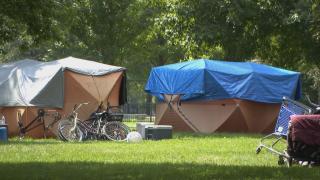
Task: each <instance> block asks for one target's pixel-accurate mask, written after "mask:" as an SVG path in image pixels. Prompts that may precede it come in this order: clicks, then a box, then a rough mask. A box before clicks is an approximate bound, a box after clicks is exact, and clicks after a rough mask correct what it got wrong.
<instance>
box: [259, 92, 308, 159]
mask: <svg viewBox="0 0 320 180" xmlns="http://www.w3.org/2000/svg"><path fill="white" fill-rule="evenodd" d="M311 113H312V109H311V108H310V107H308V106H306V105H304V104H301V103H299V102H297V101H294V100H291V99H289V98H287V97H283V100H282V104H281V108H280V112H279V116H278V119H277V123H276V126H275V129H274V132H273V133H271V134H269V135H267V136H265V137H263V138H262V139H261V140H260V144H259V145H258V147H257V149H256V153H257V154H259V153H260V151H261V150H262V148H266V149H267V150H269V151H271V152H272V153H275V154H277V155H279V156H286V155H285V154H284V153H282V152H279V151H278V150H276V149H275V145H276V144H277V143H278V142H279V141H280V140H281V139H287V136H288V125H289V121H290V116H291V115H303V114H311ZM273 138H275V139H274V140H273V141H271V142H272V143H271V146H270V145H267V144H266V143H265V142H266V141H267V140H270V139H271V140H272V139H273ZM278 163H281V162H278Z"/></svg>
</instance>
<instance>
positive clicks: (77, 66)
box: [0, 57, 126, 137]
mask: <svg viewBox="0 0 320 180" xmlns="http://www.w3.org/2000/svg"><path fill="white" fill-rule="evenodd" d="M22 65H23V66H22ZM8 66H9V67H13V68H11V71H8V72H10V73H12V74H15V73H16V74H18V75H17V77H19V69H20V70H21V71H22V72H23V74H26V73H30V72H35V71H37V70H38V71H39V72H38V73H39V74H40V75H39V74H37V73H33V74H32V77H30V74H29V77H28V78H31V79H32V78H34V77H35V76H36V77H37V78H38V79H42V80H36V81H33V82H32V83H33V84H31V85H22V86H21V84H23V83H25V81H28V80H26V78H22V79H23V83H17V84H20V86H19V87H16V88H18V89H19V91H20V92H19V93H12V94H14V95H11V96H12V97H11V98H10V99H9V100H4V99H5V97H0V114H2V115H4V116H5V118H6V121H7V124H8V129H9V135H10V136H15V135H17V134H18V124H17V118H18V112H20V113H21V114H22V118H23V121H24V124H25V125H26V124H27V123H28V122H30V121H32V120H33V119H34V118H35V117H36V116H37V111H38V109H39V108H44V109H45V110H49V111H48V112H49V114H52V115H54V114H55V113H54V112H55V111H56V112H59V113H60V114H61V116H62V118H63V117H65V116H67V115H68V114H69V113H70V112H71V110H72V108H73V107H74V105H75V104H79V103H83V102H89V104H88V105H85V106H83V107H82V108H81V109H80V110H79V116H80V119H84V118H87V117H88V116H89V115H90V114H91V113H92V112H93V111H95V110H96V109H97V107H98V106H99V104H100V103H101V102H103V103H104V104H105V105H106V104H107V103H109V104H110V105H112V106H117V105H120V104H122V103H124V102H125V101H126V90H125V68H122V67H116V66H110V65H105V64H101V63H96V62H92V61H87V60H82V59H77V58H72V57H69V58H65V59H61V60H57V61H52V62H49V63H40V62H38V61H33V60H24V61H18V62H16V63H13V64H9V65H3V66H0V69H1V68H3V69H4V68H8ZM27 67H32V69H31V71H30V69H28V70H26V69H25V68H27ZM40 69H42V70H40ZM43 69H44V70H45V71H44V72H46V73H48V71H51V70H53V69H55V70H54V72H53V73H52V77H49V78H47V76H48V75H43V76H42V75H41V74H45V73H43V72H42V71H43ZM49 74H50V72H49ZM27 76H28V75H27ZM7 78H8V79H9V81H12V82H15V81H20V79H19V78H13V77H12V75H11V76H8V77H7ZM11 78H13V80H11ZM37 78H36V79H37ZM45 78H47V79H49V80H44V79H45ZM0 82H1V79H0ZM3 82H5V81H3ZM25 87H28V88H26V89H24V88H25ZM5 88H6V87H5V86H4V87H3V88H2V89H5ZM0 89H1V86H0ZM28 90H30V91H31V92H25V91H28ZM34 91H37V93H35V92H34ZM4 93H6V92H4ZM7 94H9V92H7ZM15 94H20V95H21V94H22V95H24V96H16V95H15ZM28 95H29V96H31V95H32V96H31V98H29V97H28ZM9 96H10V95H9ZM1 100H2V102H1ZM13 100H14V101H15V102H12V101H13ZM50 112H51V113H50ZM53 120H54V118H53V116H45V123H46V125H48V124H50V123H51V122H52V121H53ZM56 125H57V123H56V124H55V125H54V126H53V127H52V131H53V132H55V130H56ZM27 135H28V136H31V137H43V127H42V126H39V127H37V128H35V129H34V130H32V131H30V132H28V133H27Z"/></svg>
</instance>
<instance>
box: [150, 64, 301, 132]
mask: <svg viewBox="0 0 320 180" xmlns="http://www.w3.org/2000/svg"><path fill="white" fill-rule="evenodd" d="M300 89H301V88H300V73H297V72H293V71H287V70H284V69H279V68H275V67H271V66H266V65H262V64H256V63H249V62H245V63H243V62H224V61H213V60H203V59H201V60H192V61H188V62H183V63H177V64H171V65H165V66H160V67H155V68H153V69H152V70H151V72H150V76H149V79H148V82H147V84H146V87H145V91H146V92H148V93H150V94H152V95H154V96H156V97H157V99H158V103H157V107H156V124H169V125H173V129H174V130H175V131H193V132H201V133H212V132H249V133H267V132H271V131H272V130H273V128H274V125H275V121H276V119H277V116H278V114H279V110H280V103H281V101H282V97H283V96H287V97H290V98H292V99H297V98H299V97H300V94H301V90H300Z"/></svg>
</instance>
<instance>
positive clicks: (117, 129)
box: [103, 121, 130, 141]
mask: <svg viewBox="0 0 320 180" xmlns="http://www.w3.org/2000/svg"><path fill="white" fill-rule="evenodd" d="M129 132H130V130H129V127H128V126H126V125H125V124H123V123H121V122H118V121H111V122H108V123H106V124H105V125H104V126H103V134H104V135H105V136H106V137H107V138H108V139H109V140H112V141H124V140H126V139H127V135H128V133H129Z"/></svg>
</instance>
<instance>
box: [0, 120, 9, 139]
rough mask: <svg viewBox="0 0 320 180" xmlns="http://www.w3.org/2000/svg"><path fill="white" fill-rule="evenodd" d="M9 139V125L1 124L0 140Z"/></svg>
mask: <svg viewBox="0 0 320 180" xmlns="http://www.w3.org/2000/svg"><path fill="white" fill-rule="evenodd" d="M7 141H8V125H6V124H5V125H0V142H7Z"/></svg>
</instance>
